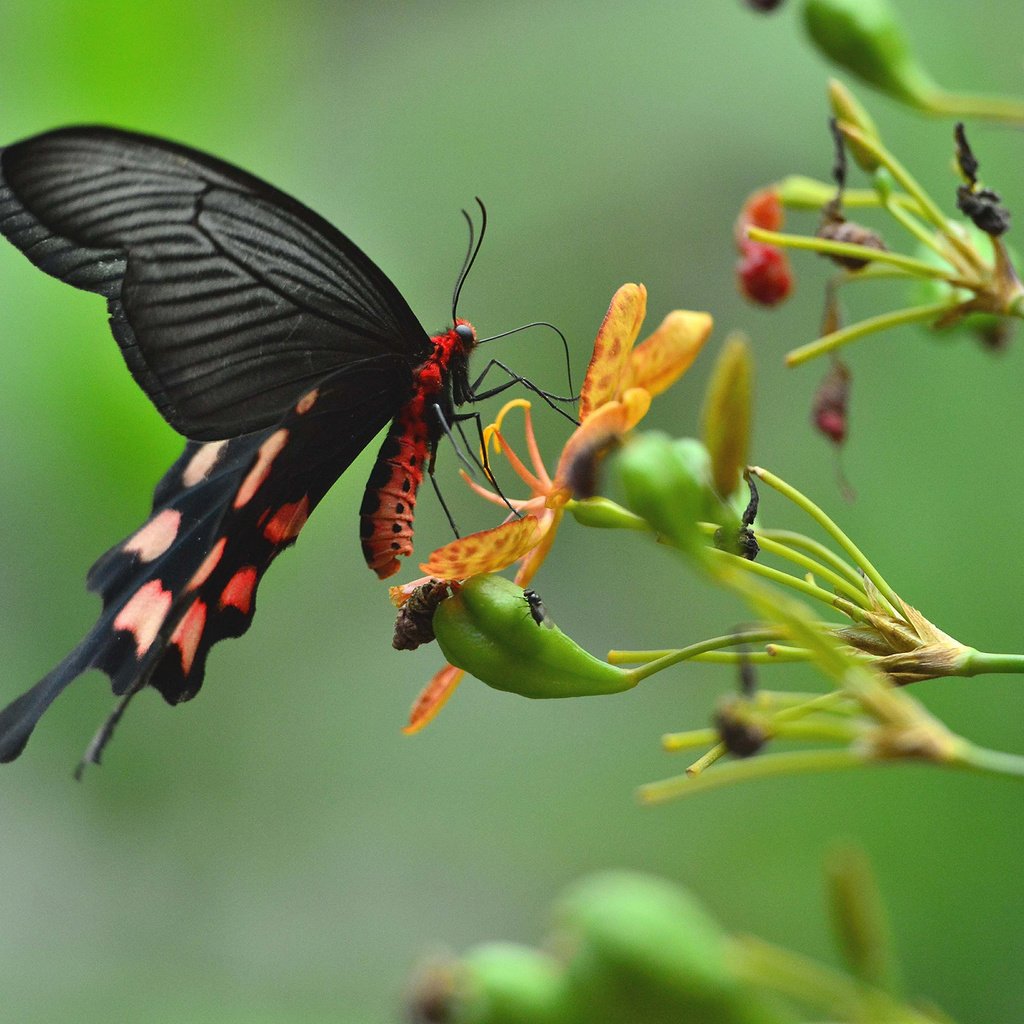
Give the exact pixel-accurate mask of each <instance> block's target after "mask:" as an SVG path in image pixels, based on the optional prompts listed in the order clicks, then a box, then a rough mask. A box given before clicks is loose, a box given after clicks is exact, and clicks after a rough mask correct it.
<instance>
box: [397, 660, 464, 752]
mask: <svg viewBox="0 0 1024 1024" xmlns="http://www.w3.org/2000/svg"><path fill="white" fill-rule="evenodd" d="M465 674H466V673H465V672H463V671H462V669H461V668H456V667H455V666H454V665H445V667H444V668H443V669H441V671H440V672H438V673H437V674H436V675H435V676H434V678H433V679H431V680H430V682H429V683H427V685H426V687H425V688H424V689H423V692H422V693H421V694H420V695H419V696H418V697H417V698H416V703H415V704H413V706H412V710H411V711H410V712H409V724H408V725H406V726H405V728H404V729H403V730H402V732H404V733H405V734H406V736H411V735H412V734H413V733H414V732H419V731H420V729H422V728H423V727H424V726H426V725H429V724H430V722H432V721H433V720H434V718H435V717H436V715H437V713H438V711H440V710H441V708H443V707H444V705H445V702H446V701H447V700H448V698H449V697H450V696H451V695H452V694H453V693H454V692H455V688H456V687H457V686H458V685H459V683H461V682H462V677H463V676H464V675H465Z"/></svg>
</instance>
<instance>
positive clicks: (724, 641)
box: [608, 626, 784, 681]
mask: <svg viewBox="0 0 1024 1024" xmlns="http://www.w3.org/2000/svg"><path fill="white" fill-rule="evenodd" d="M783 635H784V634H783V632H782V631H781V630H780V629H779V628H778V627H777V626H776V627H773V628H771V629H756V630H750V631H748V632H744V633H731V634H728V635H726V636H715V637H712V638H711V639H710V640H701V641H700V642H699V643H696V644H690V645H689V646H688V647H680V648H678V649H677V650H674V651H663V652H662V651H609V652H608V661H609V662H610V663H611V664H613V665H623V664H635V663H636V662H638V661H643V660H645V658H646V655H649V654H654V655H657V657H655V658H654V659H653V660H650V661H648V662H647V664H645V665H641V667H640V668H637V669H635V670H634V672H635V674H636V677H637V680H638V681H639V680H642V679H646V678H647V677H648V676H653V675H654V674H655V673H656V672H661V671H662V670H663V669H666V668H671V667H672V666H673V665H678V664H679V663H680V662H681V661H688V660H690V659H691V658H694V657H696V656H697V655H698V654H704V653H705V652H707V651H717V650H720V649H721V648H722V647H732V646H734V645H736V644H743V643H764V642H765V641H768V640H778V639H779V637H780V636H783Z"/></svg>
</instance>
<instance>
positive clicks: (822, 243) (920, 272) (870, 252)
mask: <svg viewBox="0 0 1024 1024" xmlns="http://www.w3.org/2000/svg"><path fill="white" fill-rule="evenodd" d="M747 237H748V238H749V239H750V240H751V241H754V242H766V243H767V244H769V245H778V246H784V247H785V248H787V249H807V250H810V251H811V252H816V253H820V254H821V255H823V256H845V257H847V258H850V259H855V260H867V261H868V262H869V263H885V264H888V265H890V266H893V267H899V268H900V269H901V270H905V271H907V272H908V273H909V274H911V275H913V276H914V277H934V278H938V279H940V280H943V281H950V272H949V268H948V267H936V266H934V265H933V264H931V263H925V262H924V260H919V259H915V258H914V257H913V256H905V255H904V254H903V253H900V252H889V250H888V249H872V248H871V247H870V246H867V245H855V244H854V243H853V242H833V241H830V240H828V239H826V238H818V237H817V236H815V235H788V234H785V233H784V232H781V231H768V230H767V229H766V228H755V227H748V228H747ZM950 283H951V284H952V283H954V282H952V281H950ZM955 283H956V284H957V285H958V287H961V288H969V287H970V286H971V284H970V282H969V281H957V282H955Z"/></svg>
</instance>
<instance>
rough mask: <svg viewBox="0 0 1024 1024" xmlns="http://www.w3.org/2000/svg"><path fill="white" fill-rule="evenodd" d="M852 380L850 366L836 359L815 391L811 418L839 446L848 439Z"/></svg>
mask: <svg viewBox="0 0 1024 1024" xmlns="http://www.w3.org/2000/svg"><path fill="white" fill-rule="evenodd" d="M851 382H852V377H851V374H850V370H849V367H847V365H846V364H845V363H843V362H840V360H838V359H836V360H835V361H834V362H833V363H832V367H831V369H830V370H829V371H828V373H826V374H825V376H824V377H823V378H822V381H821V383H820V384H819V385H818V390H817V391H816V392H815V393H814V405H813V407H812V412H811V420H812V422H813V423H814V426H815V429H816V430H818V431H819V432H820V433H822V434H824V435H825V436H826V437H827V438H828V439H829V440H830V441H831V442H832V443H833V444H834V445H837V446H838V445H841V444H842V443H843V442H844V441H845V440H846V428H847V418H846V417H847V411H848V407H849V403H850V384H851Z"/></svg>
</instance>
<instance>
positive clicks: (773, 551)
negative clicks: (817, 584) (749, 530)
mask: <svg viewBox="0 0 1024 1024" xmlns="http://www.w3.org/2000/svg"><path fill="white" fill-rule="evenodd" d="M754 536H755V537H756V538H757V542H758V543H759V544H760V546H761V550H762V551H765V552H767V553H768V554H770V555H776V556H777V557H779V558H785V559H786V560H787V561H790V562H793V563H794V564H795V565H799V566H802V567H803V568H804V569H807V570H809V571H810V572H811V573H812V574H813V575H814V576H818V577H821V578H822V579H824V580H826V581H827V582H828V583H830V584H831V585H832V587H833V588H834V589H836V590H838V591H841V592H842V593H844V594H845V595H846V596H847V597H848V598H849V599H850V600H851V601H853V602H854V603H855V604H857V605H859V606H860V607H861V608H865V609H867V608H869V607H870V601H869V600H868V596H867V594H865V593H864V586H863V584H861V583H860V581H858V583H857V584H853V583H850V582H849V581H848V580H847V579H845V578H844V577H843V576H840V575H839V574H838V573H835V572H833V571H832V570H831V569H828V568H826V567H825V566H824V565H822V564H821V563H820V562H816V561H815V560H814V559H813V558H810V557H808V556H807V555H802V554H800V553H799V552H798V551H794V550H793V549H792V548H790V547H788V546H787V545H785V544H780V543H778V541H774V540H772V539H771V537H766V536H764V535H763V534H762V533H761V532H760V531H756V530H755V531H754Z"/></svg>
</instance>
